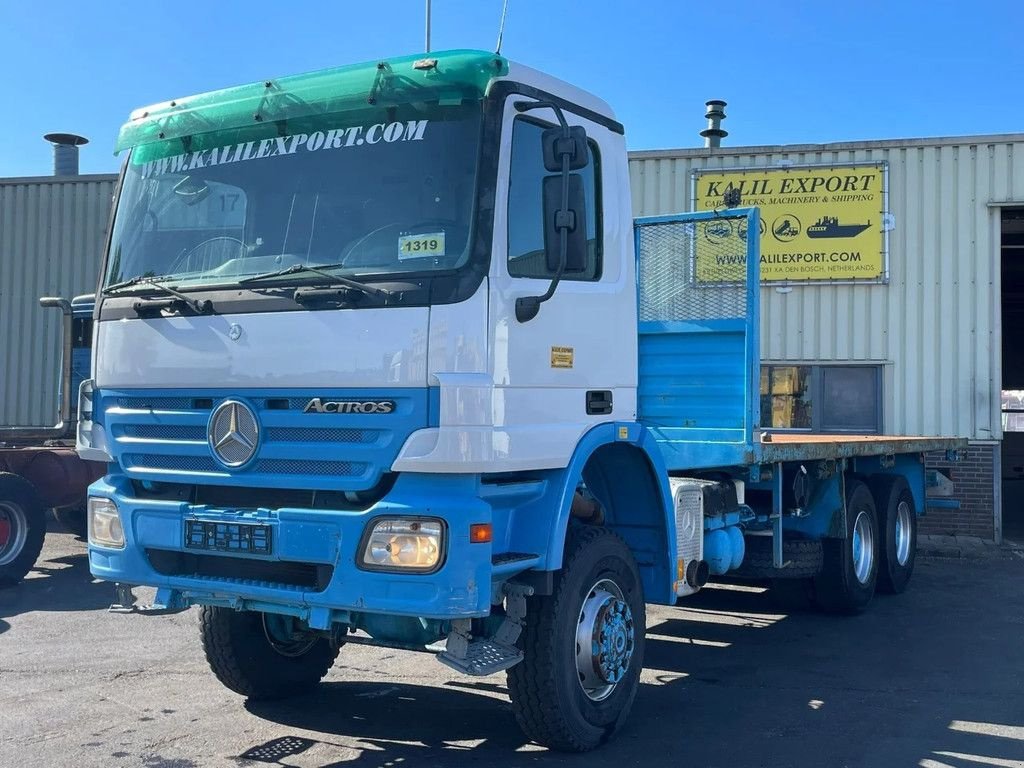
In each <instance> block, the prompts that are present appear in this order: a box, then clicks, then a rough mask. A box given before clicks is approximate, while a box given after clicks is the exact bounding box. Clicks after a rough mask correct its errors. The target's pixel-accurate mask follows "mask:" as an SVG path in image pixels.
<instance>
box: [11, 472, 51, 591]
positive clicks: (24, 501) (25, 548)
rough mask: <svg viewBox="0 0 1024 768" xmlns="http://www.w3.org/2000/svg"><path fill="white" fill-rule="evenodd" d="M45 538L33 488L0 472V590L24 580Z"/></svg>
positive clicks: (41, 516) (37, 498)
mask: <svg viewBox="0 0 1024 768" xmlns="http://www.w3.org/2000/svg"><path fill="white" fill-rule="evenodd" d="M45 535H46V514H45V512H44V511H43V506H42V503H41V502H40V501H39V494H38V493H36V489H35V488H34V487H33V486H32V484H31V483H30V482H29V481H28V480H26V479H25V478H23V477H20V476H19V475H14V474H11V473H9V472H0V587H9V586H12V585H14V584H17V583H18V582H19V581H21V580H22V579H23V578H25V574H26V573H28V572H29V570H30V569H31V568H32V566H33V565H34V564H35V562H36V558H38V557H39V552H40V550H42V548H43V537H44V536H45Z"/></svg>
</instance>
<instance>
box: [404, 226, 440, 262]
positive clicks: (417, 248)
mask: <svg viewBox="0 0 1024 768" xmlns="http://www.w3.org/2000/svg"><path fill="white" fill-rule="evenodd" d="M427 256H444V232H430V233H428V234H424V235H402V236H401V237H399V238H398V260H399V261H401V260H403V259H422V258H424V257H427Z"/></svg>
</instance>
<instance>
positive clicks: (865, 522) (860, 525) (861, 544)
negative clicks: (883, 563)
mask: <svg viewBox="0 0 1024 768" xmlns="http://www.w3.org/2000/svg"><path fill="white" fill-rule="evenodd" d="M874 564H875V531H874V529H873V528H872V527H871V517H870V516H869V515H868V513H867V512H866V511H865V510H861V511H860V512H858V513H857V518H856V519H855V520H854V523H853V572H854V575H855V576H856V577H857V581H859V582H860V583H861V584H867V583H868V580H869V579H870V578H871V569H872V568H873V567H874Z"/></svg>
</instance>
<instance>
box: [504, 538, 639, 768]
mask: <svg viewBox="0 0 1024 768" xmlns="http://www.w3.org/2000/svg"><path fill="white" fill-rule="evenodd" d="M645 630H646V611H645V606H644V596H643V585H642V584H641V582H640V572H639V570H638V569H637V566H636V562H635V561H634V559H633V555H632V553H631V552H630V550H629V547H627V546H626V543H625V542H624V541H623V540H622V539H621V538H619V537H618V536H617V535H615V534H614V533H613V532H612V531H610V530H608V529H607V528H600V527H595V526H582V525H580V526H570V529H569V535H568V541H567V542H566V548H565V559H564V562H563V565H562V572H561V574H560V578H559V579H558V580H557V582H556V585H555V589H554V593H553V594H551V595H549V596H536V597H530V598H527V609H526V627H525V629H524V631H523V635H522V637H521V638H520V645H521V648H522V650H523V653H524V658H523V660H522V661H521V662H520V663H519V664H517V665H516V666H514V667H512V668H511V669H510V670H509V671H508V689H509V695H510V697H511V699H512V711H513V712H514V713H515V717H516V721H517V722H518V723H519V726H520V727H521V728H522V729H523V732H524V733H526V735H527V736H528V737H529V738H531V739H533V740H534V741H536V742H537V743H538V744H542V745H543V746H546V747H548V748H550V749H555V750H559V751H562V752H586V751H588V750H591V749H593V748H594V747H597V746H598V745H600V744H602V743H604V742H606V741H608V739H610V738H611V737H612V736H613V735H614V734H615V732H616V731H618V729H619V728H620V727H621V726H622V724H623V723H624V722H625V721H626V718H627V717H628V716H629V710H630V708H631V707H632V705H633V699H634V698H635V697H636V692H637V688H638V687H639V682H640V670H641V668H642V667H643V656H644V633H645Z"/></svg>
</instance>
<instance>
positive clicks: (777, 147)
mask: <svg viewBox="0 0 1024 768" xmlns="http://www.w3.org/2000/svg"><path fill="white" fill-rule="evenodd" d="M1020 142H1024V133H990V134H982V135H980V136H936V137H933V138H920V139H878V140H875V141H836V142H831V143H828V144H763V145H754V146H746V147H743V146H739V145H737V146H728V147H716V148H714V149H711V148H708V147H680V148H679V149H640V150H632V151H631V152H630V153H629V156H630V158H632V159H634V160H644V159H656V158H659V157H712V156H718V155H766V154H787V153H788V154H795V153H800V152H831V151H843V150H857V149H893V148H900V147H941V146H953V145H959V146H962V145H964V144H968V145H976V144H1016V143H1020Z"/></svg>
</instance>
